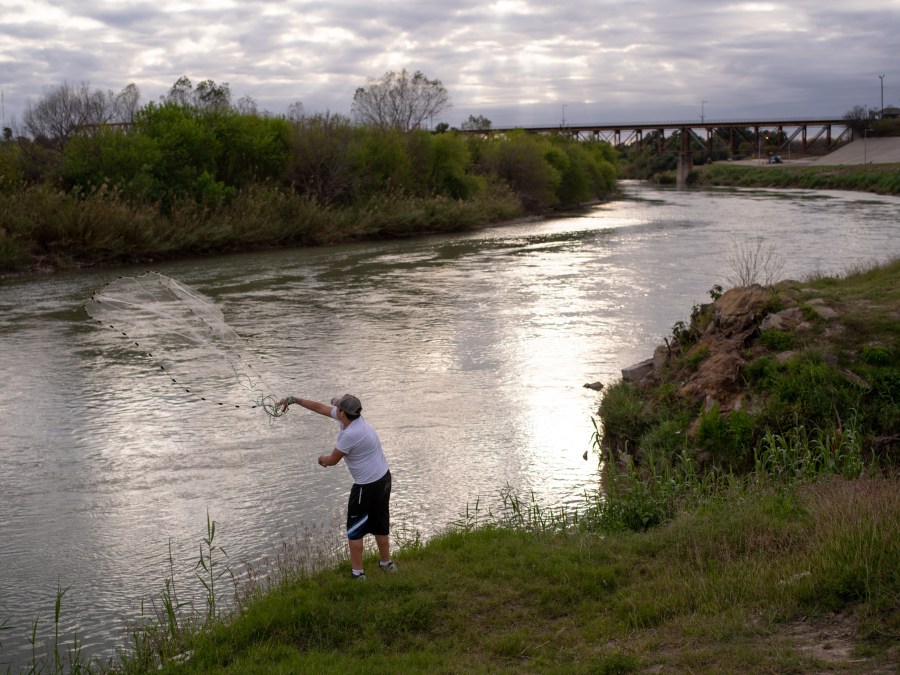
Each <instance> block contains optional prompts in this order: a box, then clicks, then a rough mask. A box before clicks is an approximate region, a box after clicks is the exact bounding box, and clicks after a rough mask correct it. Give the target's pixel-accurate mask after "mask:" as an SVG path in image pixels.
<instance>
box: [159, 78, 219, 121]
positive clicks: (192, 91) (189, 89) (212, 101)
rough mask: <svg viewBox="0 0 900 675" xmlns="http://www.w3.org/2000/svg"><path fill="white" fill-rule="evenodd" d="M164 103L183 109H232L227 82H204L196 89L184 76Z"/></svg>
mask: <svg viewBox="0 0 900 675" xmlns="http://www.w3.org/2000/svg"><path fill="white" fill-rule="evenodd" d="M162 102H163V103H174V104H175V105H179V106H182V107H187V106H192V107H194V108H197V109H198V110H206V111H218V112H224V111H225V110H230V109H231V89H230V88H229V87H228V83H227V82H226V83H224V84H221V85H219V84H216V83H215V82H214V81H213V80H203V82H200V83H199V84H198V85H197V86H196V87H194V85H193V84H191V80H190V78H188V77H187V76H186V75H182V76H181V77H179V78H178V79H177V80H176V81H175V84H173V85H172V88H171V89H169V93H168V94H166V95H165V96H163V97H162Z"/></svg>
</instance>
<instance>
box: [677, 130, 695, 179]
mask: <svg viewBox="0 0 900 675" xmlns="http://www.w3.org/2000/svg"><path fill="white" fill-rule="evenodd" d="M693 168H694V157H693V154H692V153H691V131H690V129H688V128H682V129H681V150H680V152H679V153H678V168H677V169H676V170H675V185H676V187H684V186H685V185H687V178H688V174H689V173H690V172H691V171H692V170H693Z"/></svg>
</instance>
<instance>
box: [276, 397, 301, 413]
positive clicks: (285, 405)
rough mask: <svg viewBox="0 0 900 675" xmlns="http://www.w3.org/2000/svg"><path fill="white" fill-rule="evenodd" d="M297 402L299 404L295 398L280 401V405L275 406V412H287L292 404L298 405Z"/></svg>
mask: <svg viewBox="0 0 900 675" xmlns="http://www.w3.org/2000/svg"><path fill="white" fill-rule="evenodd" d="M296 402H297V399H295V398H294V397H293V396H288V397H286V398H283V399H281V400H280V401H278V403H277V404H276V405H275V412H287V409H288V406H289V405H290V404H291V403H296Z"/></svg>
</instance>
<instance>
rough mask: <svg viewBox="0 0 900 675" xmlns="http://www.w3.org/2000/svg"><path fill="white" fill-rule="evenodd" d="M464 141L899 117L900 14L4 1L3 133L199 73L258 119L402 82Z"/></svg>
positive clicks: (615, 6)
mask: <svg viewBox="0 0 900 675" xmlns="http://www.w3.org/2000/svg"><path fill="white" fill-rule="evenodd" d="M403 68H406V69H407V70H409V71H410V72H413V71H415V70H421V71H422V72H423V73H424V74H425V75H426V76H428V77H429V78H437V79H439V80H441V81H442V83H443V84H444V86H445V87H446V88H447V90H448V92H449V93H450V97H451V100H452V102H453V107H452V108H451V109H450V110H448V111H447V112H445V113H444V114H443V115H442V116H441V119H439V120H437V119H436V120H434V122H435V123H437V122H439V121H444V122H447V123H449V124H451V125H452V126H458V125H459V124H461V123H462V122H463V121H464V120H466V119H467V118H468V116H469V115H473V114H474V115H484V116H485V117H487V118H489V119H490V120H492V121H493V123H494V124H495V125H497V126H503V125H529V124H558V123H561V122H562V120H563V117H564V118H565V121H566V123H569V124H577V123H580V122H584V123H588V122H626V121H635V122H636V121H668V120H689V119H699V118H700V116H701V114H703V115H705V117H706V119H707V120H715V119H737V118H740V119H747V118H751V117H755V116H758V115H766V116H775V117H780V116H789V115H837V116H840V115H843V114H844V113H845V112H846V111H847V110H848V109H850V108H851V107H853V106H854V105H866V106H869V107H870V108H878V107H879V106H880V104H881V88H882V80H881V79H880V78H879V75H884V79H883V86H884V103H885V105H890V104H893V105H900V0H784V1H774V2H728V1H727V0H618V1H616V2H612V1H609V0H579V1H577V2H571V1H568V0H561V1H560V0H556V1H554V0H541V1H540V2H538V1H535V0H499V1H497V2H490V1H489V0H443V1H440V2H438V1H431V0H429V1H427V2H423V1H417V0H403V1H402V2H400V1H394V0H328V1H312V0H278V1H275V0H153V2H145V1H143V0H129V1H128V2H124V1H121V0H0V89H2V92H3V115H4V121H5V123H6V125H9V124H11V123H12V122H13V121H16V120H21V116H22V112H23V111H24V110H25V107H26V105H27V104H28V102H29V101H31V102H34V101H36V100H37V99H39V98H40V96H41V94H42V93H43V92H44V91H45V89H46V88H47V87H53V86H56V85H59V84H61V83H63V82H64V81H65V82H69V83H70V84H80V83H82V82H87V83H89V84H90V85H91V87H92V88H100V89H104V90H106V89H111V90H113V91H115V92H118V91H120V90H121V89H122V88H124V87H125V86H126V85H127V84H129V83H130V82H134V83H135V84H136V85H137V86H138V87H139V89H140V91H141V94H142V102H148V101H158V100H159V98H160V96H162V95H163V94H165V93H166V92H167V91H168V89H169V88H170V87H171V86H172V84H173V83H174V82H175V81H176V80H177V79H178V78H179V77H181V76H182V75H186V76H187V77H188V78H190V79H191V81H192V82H193V83H194V84H197V83H198V82H200V81H202V80H206V79H212V80H214V81H215V82H216V83H218V84H223V83H228V85H229V87H230V89H231V92H232V95H233V98H234V99H235V100H236V99H238V98H240V97H242V96H250V97H252V98H253V99H254V100H255V101H256V103H257V105H258V107H259V108H260V109H261V110H267V111H269V112H271V113H273V114H283V113H286V112H287V108H288V106H289V105H290V104H291V103H293V102H297V101H300V102H302V103H303V106H304V109H305V111H306V112H307V113H311V112H325V111H331V112H337V113H345V114H349V112H350V105H351V103H352V101H353V93H354V91H355V90H356V88H357V87H359V86H364V85H365V84H366V82H367V80H368V79H369V78H377V77H380V76H381V75H383V74H384V73H385V72H387V71H390V70H398V71H399V70H401V69H403Z"/></svg>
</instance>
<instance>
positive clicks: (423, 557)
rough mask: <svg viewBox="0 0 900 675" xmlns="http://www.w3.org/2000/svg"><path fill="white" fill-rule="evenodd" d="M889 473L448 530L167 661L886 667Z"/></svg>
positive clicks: (891, 521)
mask: <svg viewBox="0 0 900 675" xmlns="http://www.w3.org/2000/svg"><path fill="white" fill-rule="evenodd" d="M898 487H900V484H898V481H896V480H889V479H885V478H872V479H862V480H855V481H848V480H842V479H836V478H833V479H827V480H823V481H821V482H818V483H815V484H809V485H803V486H798V487H796V488H786V487H785V486H771V485H756V486H751V485H750V484H749V483H747V484H743V485H735V486H733V487H732V488H730V489H727V490H724V491H723V492H722V493H720V494H719V495H717V496H716V497H715V498H709V499H707V500H705V501H704V503H703V504H702V505H701V504H697V505H695V506H694V508H692V509H689V510H687V511H685V512H683V513H681V514H679V515H678V516H676V517H675V518H674V519H673V520H672V521H671V522H669V523H667V524H666V525H665V526H663V527H659V528H655V529H651V530H649V531H647V532H641V533H618V534H613V535H610V536H601V535H600V533H599V532H596V531H592V528H591V527H585V528H584V529H582V528H578V527H568V528H559V527H554V526H552V525H551V524H549V523H550V522H552V520H553V519H552V518H549V519H548V518H546V514H544V516H545V517H544V518H543V519H542V518H540V517H534V516H535V515H536V514H532V515H531V516H527V515H526V516H525V517H524V518H522V519H518V520H517V519H515V518H513V519H512V521H510V520H509V519H503V522H502V523H500V524H498V525H487V526H484V527H480V528H472V529H470V528H457V529H454V530H452V531H450V532H448V533H447V534H445V535H443V536H440V537H438V538H436V539H435V540H433V541H431V542H430V543H429V544H428V545H426V546H423V547H415V548H411V549H408V550H406V551H404V552H402V553H400V554H399V555H397V556H396V559H397V562H398V564H399V566H400V572H399V573H397V574H381V573H378V572H375V573H373V572H372V570H370V579H369V580H368V581H367V582H365V583H359V582H353V581H351V580H349V579H348V574H349V572H348V569H346V566H345V565H344V566H341V567H340V568H339V569H335V570H329V571H326V572H322V573H320V574H316V575H312V576H309V577H303V578H299V579H297V580H295V581H293V582H291V583H289V584H285V585H284V586H283V587H281V588H278V589H277V590H275V591H274V592H271V593H269V594H268V595H266V596H264V597H260V598H259V599H258V600H256V601H254V602H253V603H252V604H250V605H249V606H248V607H246V609H245V610H244V611H243V612H242V613H241V614H240V616H239V617H237V618H236V619H235V620H234V621H231V622H228V623H226V624H222V625H217V626H215V627H214V628H212V629H211V630H209V631H208V632H204V633H203V634H201V635H197V636H196V637H195V639H193V640H191V642H190V645H189V647H190V649H191V652H190V654H191V656H190V659H189V660H188V661H187V662H185V663H181V664H174V663H173V664H170V665H168V666H167V667H166V668H165V669H164V672H171V673H181V672H184V673H231V672H241V673H270V672H284V673H288V672H317V673H370V672H419V673H421V672H431V673H451V672H453V673H458V672H510V673H512V672H559V673H563V672H565V673H589V672H590V673H625V672H650V671H652V672H656V671H655V669H657V668H661V669H662V670H664V671H667V672H709V673H722V672H748V671H755V672H797V673H801V672H823V671H824V670H831V669H834V670H836V671H845V672H846V671H847V670H853V671H854V672H878V669H879V668H882V669H884V670H883V672H889V670H890V668H891V666H892V665H893V666H896V665H897V663H898V662H897V660H896V659H897V657H898V653H897V651H896V646H895V645H896V640H895V639H892V638H893V637H895V636H896V634H897V630H898V628H900V626H898V623H897V618H898V617H897V599H898V595H897V594H898V590H900V587H898V579H897V570H898V569H900V567H898V566H900V529H898V527H900V490H898ZM600 510H601V507H599V505H598V506H597V509H595V510H594V511H593V513H594V515H597V514H599V513H600ZM507 515H510V514H507ZM589 518H590V516H589ZM373 562H374V561H373V560H370V561H369V567H370V568H371V567H373ZM149 669H150V667H149V664H148V670H149Z"/></svg>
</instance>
